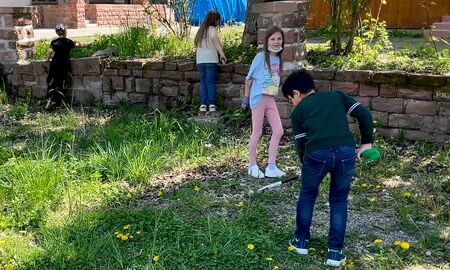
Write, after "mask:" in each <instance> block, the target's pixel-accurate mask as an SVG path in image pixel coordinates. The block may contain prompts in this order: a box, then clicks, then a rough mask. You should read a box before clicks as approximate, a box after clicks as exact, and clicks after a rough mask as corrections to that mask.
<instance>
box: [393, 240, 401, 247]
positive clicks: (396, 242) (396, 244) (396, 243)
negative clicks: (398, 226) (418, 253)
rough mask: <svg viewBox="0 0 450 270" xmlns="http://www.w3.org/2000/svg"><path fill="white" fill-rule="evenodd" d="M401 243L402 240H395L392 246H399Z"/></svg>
mask: <svg viewBox="0 0 450 270" xmlns="http://www.w3.org/2000/svg"><path fill="white" fill-rule="evenodd" d="M401 244H402V242H400V241H395V242H394V246H400V245H401Z"/></svg>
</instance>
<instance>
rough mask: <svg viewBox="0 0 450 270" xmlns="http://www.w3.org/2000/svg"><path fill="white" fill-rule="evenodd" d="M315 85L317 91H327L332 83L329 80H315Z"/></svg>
mask: <svg viewBox="0 0 450 270" xmlns="http://www.w3.org/2000/svg"><path fill="white" fill-rule="evenodd" d="M314 85H315V86H316V91H317V92H326V91H330V89H331V83H330V81H327V80H314Z"/></svg>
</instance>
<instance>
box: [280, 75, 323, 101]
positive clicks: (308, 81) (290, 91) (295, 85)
mask: <svg viewBox="0 0 450 270" xmlns="http://www.w3.org/2000/svg"><path fill="white" fill-rule="evenodd" d="M315 88H316V86H315V85H314V79H313V77H312V75H311V74H310V73H309V72H308V71H306V69H304V68H302V69H300V70H296V71H294V72H292V73H291V74H290V75H289V76H288V77H287V78H286V80H285V81H284V83H283V86H281V91H282V92H283V96H284V97H285V98H287V97H288V96H289V97H293V96H294V90H297V91H299V92H300V93H302V94H306V93H309V92H310V91H311V90H314V89H315Z"/></svg>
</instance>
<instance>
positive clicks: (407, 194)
mask: <svg viewBox="0 0 450 270" xmlns="http://www.w3.org/2000/svg"><path fill="white" fill-rule="evenodd" d="M403 197H405V198H406V199H408V198H409V197H411V192H409V191H406V192H405V193H403Z"/></svg>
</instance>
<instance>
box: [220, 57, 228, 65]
mask: <svg viewBox="0 0 450 270" xmlns="http://www.w3.org/2000/svg"><path fill="white" fill-rule="evenodd" d="M220 62H222V64H225V63H226V62H227V58H226V57H225V55H221V56H220Z"/></svg>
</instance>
